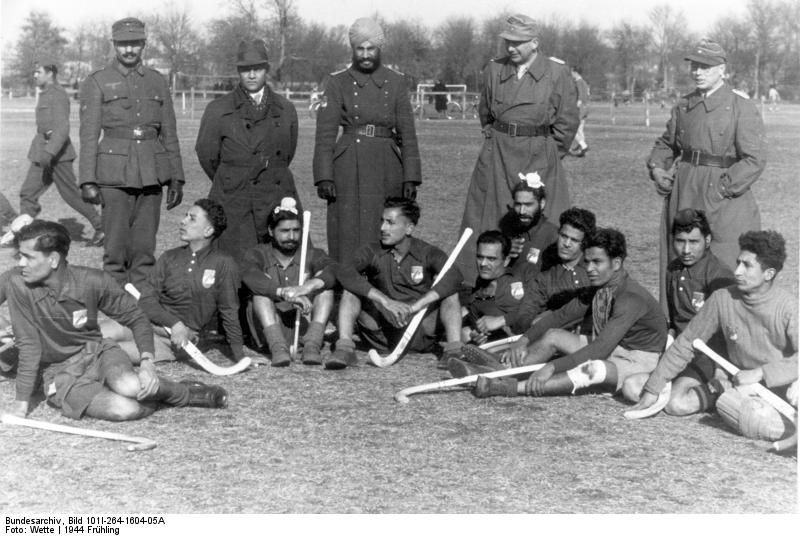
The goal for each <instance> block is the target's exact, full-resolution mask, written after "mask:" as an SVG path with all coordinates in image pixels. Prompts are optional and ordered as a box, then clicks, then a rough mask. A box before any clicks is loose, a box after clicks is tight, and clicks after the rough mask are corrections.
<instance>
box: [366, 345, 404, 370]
mask: <svg viewBox="0 0 800 536" xmlns="http://www.w3.org/2000/svg"><path fill="white" fill-rule="evenodd" d="M367 357H368V358H369V360H370V362H371V363H372V364H373V365H375V366H376V367H378V368H386V367H388V366H389V365H391V364H392V363H394V362H395V361H397V359H395V358H394V356H393V355H392V354H389V355H388V356H386V357H381V354H379V353H378V351H377V350H375V349H374V348H372V349H370V351H369V352H367Z"/></svg>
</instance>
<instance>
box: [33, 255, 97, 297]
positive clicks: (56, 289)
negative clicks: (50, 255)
mask: <svg viewBox="0 0 800 536" xmlns="http://www.w3.org/2000/svg"><path fill="white" fill-rule="evenodd" d="M84 287H85V285H83V286H81V285H79V284H78V281H76V280H75V276H74V274H73V273H72V269H71V268H70V267H69V266H68V265H67V264H66V263H64V264H62V265H61V266H60V267H58V269H57V270H56V271H55V273H54V274H53V278H52V279H50V281H48V282H47V283H45V284H43V285H40V286H39V289H40V290H41V295H40V296H39V297H38V298H37V301H38V300H41V299H42V298H44V297H46V296H52V297H54V298H55V299H56V300H57V301H64V300H66V299H70V298H71V299H74V300H80V299H82V298H83V296H84V294H85V292H84V291H85V288H84Z"/></svg>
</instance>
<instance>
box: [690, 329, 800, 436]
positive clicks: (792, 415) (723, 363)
mask: <svg viewBox="0 0 800 536" xmlns="http://www.w3.org/2000/svg"><path fill="white" fill-rule="evenodd" d="M692 346H694V347H695V349H697V350H700V351H701V352H703V353H704V354H705V355H706V356H708V357H709V359H711V360H712V361H713V362H714V363H716V364H717V365H719V366H720V367H722V369H723V370H724V371H725V372H727V373H728V374H730V375H731V376H736V375H737V374H738V373H739V368H738V367H737V366H736V365H734V364H733V363H731V362H730V361H728V360H727V359H725V358H724V357H722V356H721V355H719V354H718V353H717V352H715V351H714V350H712V349H711V348H709V346H708V345H707V344H706V343H704V342H703V341H701V340H700V339H695V340H694V341H692ZM748 387H749V388H751V389H752V390H753V392H754V393H755V394H757V395H758V396H760V397H761V398H763V399H764V402H766V403H767V404H769V405H770V406H772V407H773V408H775V410H777V412H778V413H780V414H781V415H783V416H784V417H786V418H787V419H789V421H791V422H792V423H794V425H795V429H796V428H797V410H796V409H794V408H793V407H792V405H791V404H789V403H788V402H786V401H785V400H784V399H782V398H781V397H779V396H778V395H776V394H775V393H773V392H772V391H770V390H769V389H767V388H766V387H764V386H763V385H761V384H760V383H751V384H748ZM791 441H792V438H791V437H789V438H787V439H784V440H783V441H776V442H774V443H773V444H772V448H774V449H775V450H785V449H786V448H788V447H789V446H792V445H791ZM787 444H788V446H787ZM794 444H797V433H796V432H795V435H794Z"/></svg>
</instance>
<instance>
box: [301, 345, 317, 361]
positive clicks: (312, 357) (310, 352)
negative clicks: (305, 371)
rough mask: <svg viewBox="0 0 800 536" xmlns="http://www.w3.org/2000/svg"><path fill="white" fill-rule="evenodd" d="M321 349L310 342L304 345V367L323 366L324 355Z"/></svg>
mask: <svg viewBox="0 0 800 536" xmlns="http://www.w3.org/2000/svg"><path fill="white" fill-rule="evenodd" d="M320 352H321V348H320V347H319V344H315V343H312V342H308V343H306V344H305V345H303V359H302V363H303V364H304V365H321V364H322V354H321V353H320Z"/></svg>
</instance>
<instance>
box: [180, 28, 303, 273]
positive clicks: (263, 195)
mask: <svg viewBox="0 0 800 536" xmlns="http://www.w3.org/2000/svg"><path fill="white" fill-rule="evenodd" d="M236 69H237V71H238V73H239V85H238V86H237V87H236V89H234V90H233V91H231V92H230V93H228V94H227V95H224V96H222V97H220V98H219V99H217V100H215V101H213V102H212V103H210V104H209V105H208V106H207V107H206V111H205V112H204V113H203V118H202V120H201V121H200V131H199V132H198V134H197V143H196V145H195V151H196V152H197V158H198V159H199V160H200V165H201V166H202V167H203V171H205V172H206V175H208V178H209V179H211V180H212V181H213V183H212V185H211V191H210V192H209V194H208V197H209V198H210V199H213V200H214V201H217V202H218V203H219V204H221V205H222V207H223V208H224V209H225V214H226V216H227V217H228V228H227V229H226V230H225V232H223V233H222V235H221V236H220V237H219V239H218V244H219V247H220V249H222V250H223V251H225V252H226V253H228V254H229V255H231V256H232V257H233V258H234V259H235V260H236V261H237V262H240V261H241V260H242V257H243V255H244V252H245V251H247V250H248V249H249V248H251V247H253V246H255V245H256V244H258V243H261V242H264V241H265V240H266V239H267V238H268V226H267V218H268V217H269V214H270V211H271V210H272V209H273V208H274V207H275V206H276V205H278V204H279V203H280V200H281V199H282V198H284V197H293V198H294V199H299V198H298V195H297V189H296V188H295V185H294V178H293V177H292V172H291V171H289V164H291V162H292V159H293V158H294V153H295V149H296V148H297V111H296V110H295V108H294V105H293V104H292V103H291V102H289V101H288V100H286V99H285V98H283V97H281V96H280V95H278V94H277V93H275V92H274V91H272V89H271V88H270V87H269V85H268V84H267V73H268V72H269V62H268V61H267V46H266V44H265V43H264V41H262V40H260V39H258V40H255V41H247V42H246V41H242V42H241V43H240V44H239V50H238V53H237V60H236Z"/></svg>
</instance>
